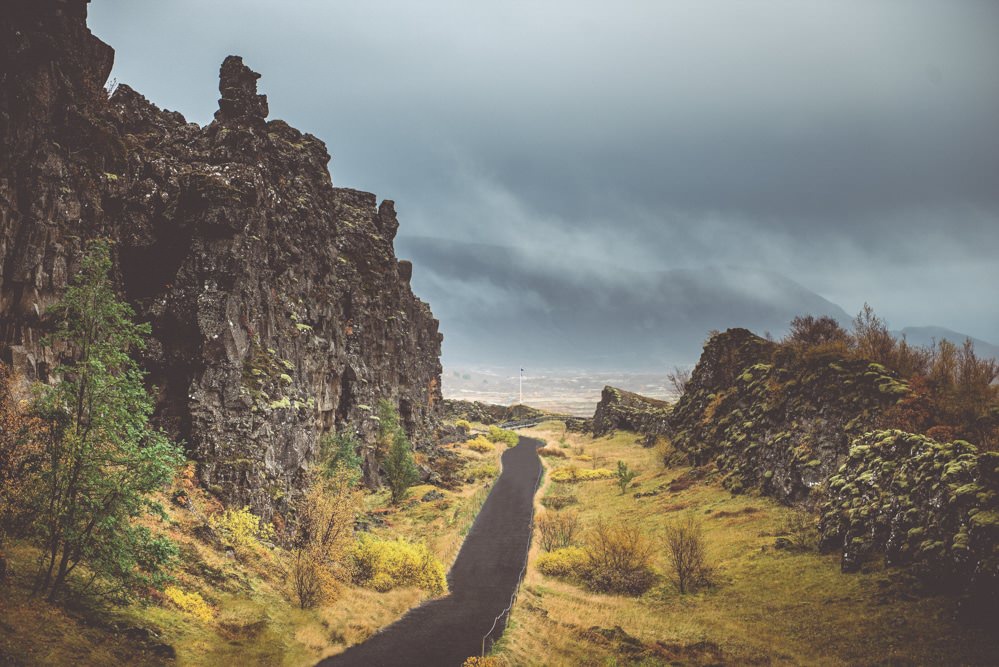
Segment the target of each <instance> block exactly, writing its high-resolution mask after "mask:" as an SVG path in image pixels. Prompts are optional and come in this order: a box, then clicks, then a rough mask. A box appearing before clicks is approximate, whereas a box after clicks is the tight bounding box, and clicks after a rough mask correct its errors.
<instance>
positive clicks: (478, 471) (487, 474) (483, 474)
mask: <svg viewBox="0 0 999 667" xmlns="http://www.w3.org/2000/svg"><path fill="white" fill-rule="evenodd" d="M498 474H499V468H498V467H496V464H494V463H480V464H478V465H474V466H472V467H471V468H469V469H468V473H467V476H466V479H470V480H472V481H473V482H477V481H479V480H480V479H488V478H491V477H495V476H496V475H498Z"/></svg>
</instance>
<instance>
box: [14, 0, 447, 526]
mask: <svg viewBox="0 0 999 667" xmlns="http://www.w3.org/2000/svg"><path fill="white" fill-rule="evenodd" d="M8 5H9V6H8V7H7V8H5V9H4V12H3V14H2V16H0V66H2V82H3V83H2V86H0V263H2V264H0V269H2V271H0V353H2V354H3V357H4V359H5V360H6V361H7V362H9V363H13V364H15V365H16V366H18V367H19V370H22V371H24V372H25V373H26V374H27V375H28V376H29V377H36V378H40V379H43V380H44V379H46V377H47V373H48V369H49V368H51V366H52V363H53V362H54V360H53V359H52V358H50V356H49V355H51V354H52V352H51V351H50V350H46V349H44V348H42V347H41V345H40V344H39V338H40V336H41V335H42V334H43V333H44V332H45V330H46V327H47V322H46V321H45V317H44V313H45V311H46V308H47V307H48V306H49V305H50V304H52V303H53V302H54V301H55V300H57V299H58V298H59V296H60V295H61V293H62V291H63V290H64V288H65V287H66V284H67V281H68V279H69V277H70V276H72V275H73V272H74V270H75V268H76V266H77V264H78V262H79V259H80V257H81V254H82V251H83V248H84V247H85V244H86V242H87V241H88V240H89V239H92V238H96V237H107V238H110V239H112V241H113V243H114V248H115V256H116V272H117V276H116V279H117V280H118V283H119V285H120V288H121V290H122V292H123V294H124V295H125V296H126V297H127V298H128V300H129V301H130V302H131V303H132V304H133V305H134V306H135V308H136V310H137V312H138V313H139V315H140V317H141V318H142V319H143V320H146V321H149V322H151V324H152V327H153V338H154V340H153V341H151V345H150V346H149V350H147V353H146V356H145V358H143V359H142V361H143V364H144V366H145V367H146V369H147V370H148V371H149V372H150V380H151V382H152V384H154V385H155V386H156V387H157V388H158V392H159V399H158V412H157V418H158V419H159V420H160V422H161V423H162V424H163V425H164V426H165V427H166V428H167V429H168V430H169V431H170V432H171V433H172V434H173V435H174V436H175V437H178V438H182V439H184V440H185V441H186V443H187V447H188V449H189V452H190V454H191V456H193V457H194V458H195V459H197V460H198V462H199V464H200V465H199V474H200V476H201V479H202V481H203V483H204V484H205V485H206V486H207V487H208V488H209V489H211V490H212V491H213V492H215V493H216V494H218V495H219V496H221V497H223V498H224V499H225V500H227V501H229V502H238V503H249V504H251V505H253V506H254V507H255V508H256V509H257V510H258V511H261V512H264V513H268V512H270V511H272V510H275V509H281V508H282V507H283V506H284V504H285V502H286V499H287V498H288V497H289V495H290V494H291V493H293V492H294V491H295V490H296V489H297V488H298V487H299V486H300V484H301V481H302V479H303V477H302V476H303V473H304V471H305V468H306V466H307V465H308V463H309V461H310V460H311V458H312V456H313V455H314V453H315V451H316V446H317V440H318V437H319V435H320V434H321V433H322V432H324V431H328V430H330V429H334V428H336V429H347V428H349V429H354V430H357V431H358V432H360V434H361V435H362V437H369V436H371V435H372V434H373V432H374V430H375V429H376V428H377V422H376V420H374V419H373V410H374V407H375V405H376V403H377V401H378V400H379V399H381V398H386V399H388V400H390V401H392V402H393V403H394V404H395V405H397V406H398V407H399V411H400V414H401V417H402V422H403V424H404V426H405V428H406V430H407V431H408V433H409V434H410V436H411V437H412V438H413V440H414V442H415V443H416V444H417V446H419V447H424V448H429V447H431V446H432V440H433V435H434V432H435V430H436V428H437V416H436V415H437V412H438V408H439V402H440V398H441V397H440V371H441V368H440V362H439V356H440V343H441V336H440V334H439V333H438V325H437V321H436V320H435V319H434V318H433V316H432V314H431V312H430V309H429V307H428V306H427V304H425V303H423V302H422V301H420V300H419V299H417V298H416V297H415V296H414V295H413V293H412V291H411V289H410V287H409V279H410V277H411V273H412V266H411V265H407V264H403V263H400V262H398V261H397V259H396V257H395V255H394V250H393V239H394V237H395V233H396V230H397V228H398V221H397V219H396V214H395V208H394V206H393V204H392V202H390V201H384V202H382V203H381V204H380V205H379V204H378V202H377V200H376V198H375V195H372V194H369V193H365V192H358V191H355V190H348V189H343V188H334V187H333V185H332V182H331V179H330V175H329V171H328V169H327V163H328V162H329V159H330V157H329V153H328V152H327V150H326V147H325V145H324V144H323V143H322V142H321V141H319V140H318V139H316V138H315V137H313V136H311V135H308V134H303V133H301V132H299V131H298V130H295V129H294V128H292V127H290V126H289V125H287V124H286V123H284V122H282V121H279V120H272V121H267V120H266V115H267V102H266V98H265V97H264V96H263V95H260V94H258V92H257V88H256V83H257V79H258V78H259V75H258V74H256V73H255V72H253V71H252V70H250V69H249V68H248V67H246V66H245V65H244V64H243V62H242V60H241V59H239V58H237V57H229V58H227V59H226V61H225V62H224V63H223V65H222V68H221V77H220V86H219V89H220V93H221V99H220V102H219V111H218V113H217V114H216V119H215V121H214V122H213V123H211V124H210V125H208V126H206V127H199V126H198V125H195V124H192V123H187V122H186V121H185V120H184V118H183V117H182V116H181V115H180V114H178V113H174V112H169V111H164V110H161V109H158V108H157V107H155V106H154V105H152V104H151V103H149V102H148V101H147V100H146V99H145V98H143V97H142V96H141V95H139V94H138V93H136V92H135V91H134V90H132V89H131V88H129V87H127V86H120V87H118V89H117V90H116V91H115V93H114V95H113V96H111V97H110V98H109V97H108V94H107V92H106V91H105V90H104V88H103V84H104V82H105V81H106V79H107V76H108V73H109V72H110V69H111V64H112V61H113V51H112V50H111V48H110V47H108V46H107V45H105V44H103V43H102V42H101V41H100V40H98V39H97V38H96V37H94V36H93V35H92V34H91V33H90V31H89V30H88V29H87V27H86V5H87V3H86V2H85V1H84V0H62V1H57V0H45V1H38V0H30V1H28V0H18V1H16V2H12V3H8ZM366 476H367V479H368V480H369V482H372V483H374V482H376V481H377V479H378V471H377V469H376V466H374V465H373V461H372V459H371V456H370V452H369V455H368V461H367V470H366Z"/></svg>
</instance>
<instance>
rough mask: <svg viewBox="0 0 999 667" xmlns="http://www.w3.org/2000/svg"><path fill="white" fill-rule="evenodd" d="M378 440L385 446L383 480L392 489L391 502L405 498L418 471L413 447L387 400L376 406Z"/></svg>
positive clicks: (418, 475)
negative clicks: (378, 420)
mask: <svg viewBox="0 0 999 667" xmlns="http://www.w3.org/2000/svg"><path fill="white" fill-rule="evenodd" d="M378 416H379V419H380V422H379V440H380V442H381V443H384V445H385V446H386V447H387V450H386V451H385V455H384V458H383V460H382V469H383V470H384V471H385V480H386V481H387V482H388V485H389V489H390V490H391V491H392V504H393V505H398V504H399V503H400V502H402V501H403V500H405V498H406V495H407V494H408V493H409V487H411V486H412V485H413V484H415V483H416V482H417V481H418V480H419V479H420V471H419V470H418V469H417V468H416V463H415V462H414V461H413V447H412V445H411V444H410V443H409V438H407V437H406V432H405V431H404V430H403V428H402V426H401V425H400V424H399V413H398V411H396V409H395V407H394V406H392V404H391V403H389V402H388V401H385V400H382V401H381V402H380V403H379V406H378Z"/></svg>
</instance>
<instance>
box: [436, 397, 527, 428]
mask: <svg viewBox="0 0 999 667" xmlns="http://www.w3.org/2000/svg"><path fill="white" fill-rule="evenodd" d="M544 415H545V413H544V412H542V411H541V410H538V409H537V408H532V407H531V406H529V405H494V404H492V403H480V402H479V401H461V400H455V399H450V398H449V399H445V400H444V404H443V407H442V408H441V416H442V417H443V418H445V419H467V420H468V421H473V422H479V423H480V424H487V425H489V424H502V423H504V422H510V421H520V420H524V419H535V418H538V417H543V416H544Z"/></svg>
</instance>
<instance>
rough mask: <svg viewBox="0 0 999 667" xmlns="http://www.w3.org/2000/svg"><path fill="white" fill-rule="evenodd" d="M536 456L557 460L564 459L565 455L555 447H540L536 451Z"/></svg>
mask: <svg viewBox="0 0 999 667" xmlns="http://www.w3.org/2000/svg"><path fill="white" fill-rule="evenodd" d="M538 456H551V457H554V458H557V459H564V458H566V453H565V452H564V451H562V450H561V449H558V448H557V447H542V448H541V449H539V450H538Z"/></svg>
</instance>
